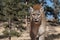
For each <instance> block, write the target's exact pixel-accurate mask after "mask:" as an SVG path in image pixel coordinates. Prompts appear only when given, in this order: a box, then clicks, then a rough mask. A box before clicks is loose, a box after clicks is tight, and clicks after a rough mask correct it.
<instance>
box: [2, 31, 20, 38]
mask: <svg viewBox="0 0 60 40" xmlns="http://www.w3.org/2000/svg"><path fill="white" fill-rule="evenodd" d="M3 34H4V35H5V36H9V34H10V36H17V37H19V36H20V35H21V34H20V33H18V32H17V31H15V30H11V32H10V33H9V32H8V30H4V31H3Z"/></svg>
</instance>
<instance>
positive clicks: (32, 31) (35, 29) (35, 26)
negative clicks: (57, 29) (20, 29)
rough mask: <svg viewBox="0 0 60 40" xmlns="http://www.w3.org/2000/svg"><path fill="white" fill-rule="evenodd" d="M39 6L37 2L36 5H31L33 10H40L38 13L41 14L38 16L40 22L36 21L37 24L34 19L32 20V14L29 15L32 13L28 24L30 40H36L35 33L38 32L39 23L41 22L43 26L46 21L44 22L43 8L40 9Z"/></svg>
mask: <svg viewBox="0 0 60 40" xmlns="http://www.w3.org/2000/svg"><path fill="white" fill-rule="evenodd" d="M41 8H42V6H41V5H39V4H36V5H34V6H33V9H34V11H35V10H38V11H40V15H41V16H40V18H39V19H40V22H37V24H36V23H35V22H34V21H32V20H33V18H32V16H31V15H32V13H31V15H30V24H31V29H30V37H31V40H37V39H36V38H37V35H38V33H39V32H38V31H39V29H40V25H42V24H43V26H44V28H45V24H46V22H45V14H44V11H43V10H40V9H41ZM43 30H44V29H43Z"/></svg>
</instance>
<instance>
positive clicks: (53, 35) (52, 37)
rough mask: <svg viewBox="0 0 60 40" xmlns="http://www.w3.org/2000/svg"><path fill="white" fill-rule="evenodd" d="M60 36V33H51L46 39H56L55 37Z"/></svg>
mask: <svg viewBox="0 0 60 40" xmlns="http://www.w3.org/2000/svg"><path fill="white" fill-rule="evenodd" d="M59 38H60V34H58V35H55V34H52V35H49V36H48V37H46V39H45V40H54V39H57V40H58V39H59Z"/></svg>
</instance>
